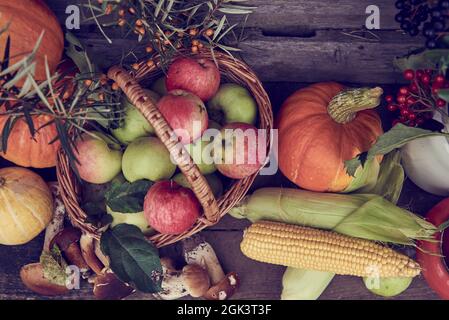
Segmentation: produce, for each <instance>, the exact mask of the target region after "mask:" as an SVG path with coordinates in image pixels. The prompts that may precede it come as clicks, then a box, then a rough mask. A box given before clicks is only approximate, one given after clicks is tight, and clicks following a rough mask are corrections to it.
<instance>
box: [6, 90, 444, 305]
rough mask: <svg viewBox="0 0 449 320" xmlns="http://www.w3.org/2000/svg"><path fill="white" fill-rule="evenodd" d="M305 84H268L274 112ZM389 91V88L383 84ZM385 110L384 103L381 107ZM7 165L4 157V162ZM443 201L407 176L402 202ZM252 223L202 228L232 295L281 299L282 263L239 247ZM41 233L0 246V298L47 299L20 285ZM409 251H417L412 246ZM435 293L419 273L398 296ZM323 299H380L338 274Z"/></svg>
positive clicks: (83, 294) (272, 182) (421, 209)
mask: <svg viewBox="0 0 449 320" xmlns="http://www.w3.org/2000/svg"><path fill="white" fill-rule="evenodd" d="M301 86H303V85H299V84H295V83H266V85H265V87H266V88H267V90H268V92H269V94H270V98H271V100H272V102H273V107H274V109H275V113H276V112H277V110H278V108H279V106H280V105H281V103H282V101H283V100H284V99H285V98H286V97H287V96H288V95H289V94H291V93H292V92H293V91H294V90H295V89H297V88H299V87H301ZM385 89H386V91H387V92H388V91H389V90H392V89H391V88H390V87H386V88H385ZM380 110H381V108H380ZM381 114H382V116H383V118H384V120H386V121H385V123H388V113H384V112H381ZM2 165H4V161H3V163H2V162H1V161H0V167H1V166H2ZM38 172H39V173H40V174H42V175H43V176H45V177H46V178H47V179H48V180H52V179H54V173H53V172H52V171H51V170H38ZM264 186H282V187H289V186H291V183H290V182H289V181H287V180H286V179H285V178H284V177H283V176H282V175H281V174H277V175H276V176H274V177H273V176H265V177H263V176H261V177H259V178H258V179H257V180H256V181H255V183H254V185H253V186H252V190H255V189H258V188H261V187H264ZM440 200H441V198H440V197H437V196H432V195H430V194H428V193H426V192H424V191H422V190H420V189H419V188H418V187H417V186H415V185H414V184H413V183H412V182H410V181H406V184H405V186H404V189H403V192H402V196H401V199H400V203H399V204H400V205H401V206H402V207H406V208H408V209H410V210H411V211H413V212H416V213H418V214H425V213H426V212H427V211H428V210H429V209H430V208H432V207H433V206H434V205H435V204H436V203H438V202H439V201H440ZM248 225H249V223H248V222H247V221H245V220H237V219H234V218H232V217H230V216H226V217H224V218H223V219H222V220H221V221H220V223H218V224H217V225H215V226H213V227H211V228H209V229H207V230H206V231H204V232H202V234H203V235H204V236H205V237H206V239H207V240H208V241H209V242H210V243H211V244H212V245H213V247H214V248H215V249H216V251H217V254H218V256H219V258H220V260H221V262H222V264H223V267H224V268H225V270H226V271H228V272H229V271H236V272H238V273H239V275H240V277H241V281H242V283H241V288H240V290H239V291H238V292H237V294H236V295H235V296H234V297H233V298H234V299H279V297H280V293H281V290H282V285H281V281H282V274H283V272H284V268H283V267H280V266H274V265H269V264H263V263H258V262H255V261H252V260H250V259H248V258H246V257H245V256H243V255H242V253H241V252H240V248H239V244H240V241H241V239H242V234H243V230H244V229H245V228H246V227H247V226H248ZM42 243H43V237H42V236H40V237H39V238H38V239H35V240H33V241H32V242H30V243H29V244H27V245H24V246H16V247H7V246H1V245H0V300H1V299H44V298H43V297H41V296H38V295H36V294H34V293H32V292H30V291H28V290H27V289H26V288H25V287H24V286H23V284H22V282H21V281H20V278H19V270H20V267H21V266H23V265H25V264H27V263H31V262H35V261H37V260H38V258H39V253H40V250H41V248H42ZM164 251H165V252H166V253H167V252H168V253H170V254H172V253H173V252H176V246H175V247H171V248H168V249H165V250H164ZM407 252H408V253H409V254H410V253H411V254H413V250H410V249H408V251H407ZM56 298H58V299H76V300H81V299H92V298H93V296H92V287H91V286H90V285H88V284H86V283H84V284H83V286H82V289H81V290H77V291H74V292H72V293H71V294H69V295H66V296H64V297H56ZM149 298H151V297H150V296H148V295H142V294H136V295H133V296H131V297H130V299H149ZM437 298H438V297H437V295H436V294H435V293H434V292H433V291H432V290H431V289H430V288H429V287H428V286H427V284H426V282H425V281H424V279H423V278H422V276H421V277H419V278H417V279H415V280H414V281H413V284H412V286H411V287H410V288H409V289H408V290H407V291H406V292H405V293H403V294H402V295H400V296H398V297H396V299H437ZM321 299H380V297H377V296H375V295H373V294H371V293H370V292H369V291H368V290H367V289H366V288H365V286H364V284H363V283H362V281H361V279H359V278H355V277H342V276H337V277H335V278H334V280H333V281H332V283H331V285H330V286H329V287H328V288H327V289H326V291H325V292H324V294H323V295H322V297H321Z"/></svg>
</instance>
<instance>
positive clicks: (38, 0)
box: [0, 0, 64, 81]
mask: <svg viewBox="0 0 449 320" xmlns="http://www.w3.org/2000/svg"><path fill="white" fill-rule="evenodd" d="M0 16H1V18H0V30H2V29H3V28H5V27H6V26H7V25H8V23H10V24H9V27H8V29H7V30H6V32H3V33H2V34H0V61H3V60H4V53H5V46H6V39H7V37H8V36H9V37H10V39H11V47H10V57H11V58H12V61H11V62H10V65H11V64H14V63H16V62H18V61H19V60H20V59H23V58H24V56H25V55H27V54H29V53H31V52H32V50H33V49H34V47H35V45H36V42H37V40H38V39H39V36H40V35H41V33H42V31H45V34H44V36H43V39H42V42H41V44H40V46H39V49H38V51H37V54H36V73H35V79H36V80H38V81H41V80H45V79H46V78H47V77H46V75H45V56H47V60H48V65H49V68H50V72H51V73H53V72H54V71H55V70H56V67H57V66H58V63H59V61H61V57H62V53H63V51H64V35H63V32H62V29H61V26H60V25H59V22H58V20H57V18H56V16H55V15H54V14H53V12H52V11H51V10H50V9H49V8H48V7H47V5H46V4H45V2H44V1H42V0H0Z"/></svg>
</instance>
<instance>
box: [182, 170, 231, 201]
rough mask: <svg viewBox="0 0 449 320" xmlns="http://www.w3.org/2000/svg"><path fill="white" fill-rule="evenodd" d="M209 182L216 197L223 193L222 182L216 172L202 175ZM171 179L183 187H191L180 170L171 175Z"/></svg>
mask: <svg viewBox="0 0 449 320" xmlns="http://www.w3.org/2000/svg"><path fill="white" fill-rule="evenodd" d="M204 177H205V178H206V180H207V182H208V183H209V186H210V188H211V189H212V192H213V194H214V196H215V197H216V198H218V197H220V196H221V195H222V194H223V183H222V182H221V180H220V178H219V177H218V176H217V175H216V174H208V175H205V176H204ZM173 181H174V182H176V183H177V184H179V185H180V186H182V187H184V188H189V189H191V186H190V184H189V182H188V181H187V178H186V176H185V175H184V174H183V173H182V172H181V173H178V174H177V175H175V176H174V177H173Z"/></svg>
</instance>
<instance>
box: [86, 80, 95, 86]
mask: <svg viewBox="0 0 449 320" xmlns="http://www.w3.org/2000/svg"><path fill="white" fill-rule="evenodd" d="M92 82H93V81H92V80H91V79H86V80H84V85H85V86H86V87H90V85H91V84H92Z"/></svg>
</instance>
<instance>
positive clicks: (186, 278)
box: [181, 264, 210, 298]
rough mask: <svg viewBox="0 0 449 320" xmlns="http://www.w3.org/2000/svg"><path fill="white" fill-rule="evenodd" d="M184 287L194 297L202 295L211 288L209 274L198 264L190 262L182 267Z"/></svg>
mask: <svg viewBox="0 0 449 320" xmlns="http://www.w3.org/2000/svg"><path fill="white" fill-rule="evenodd" d="M181 278H182V281H183V283H184V287H185V288H186V289H187V291H188V293H189V294H190V295H191V296H192V297H194V298H198V297H202V296H203V295H204V294H205V293H206V292H207V290H209V288H210V278H209V274H208V273H207V271H206V270H205V269H203V268H202V267H201V266H199V265H197V264H188V265H186V266H185V267H184V268H183V269H182V274H181Z"/></svg>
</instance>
